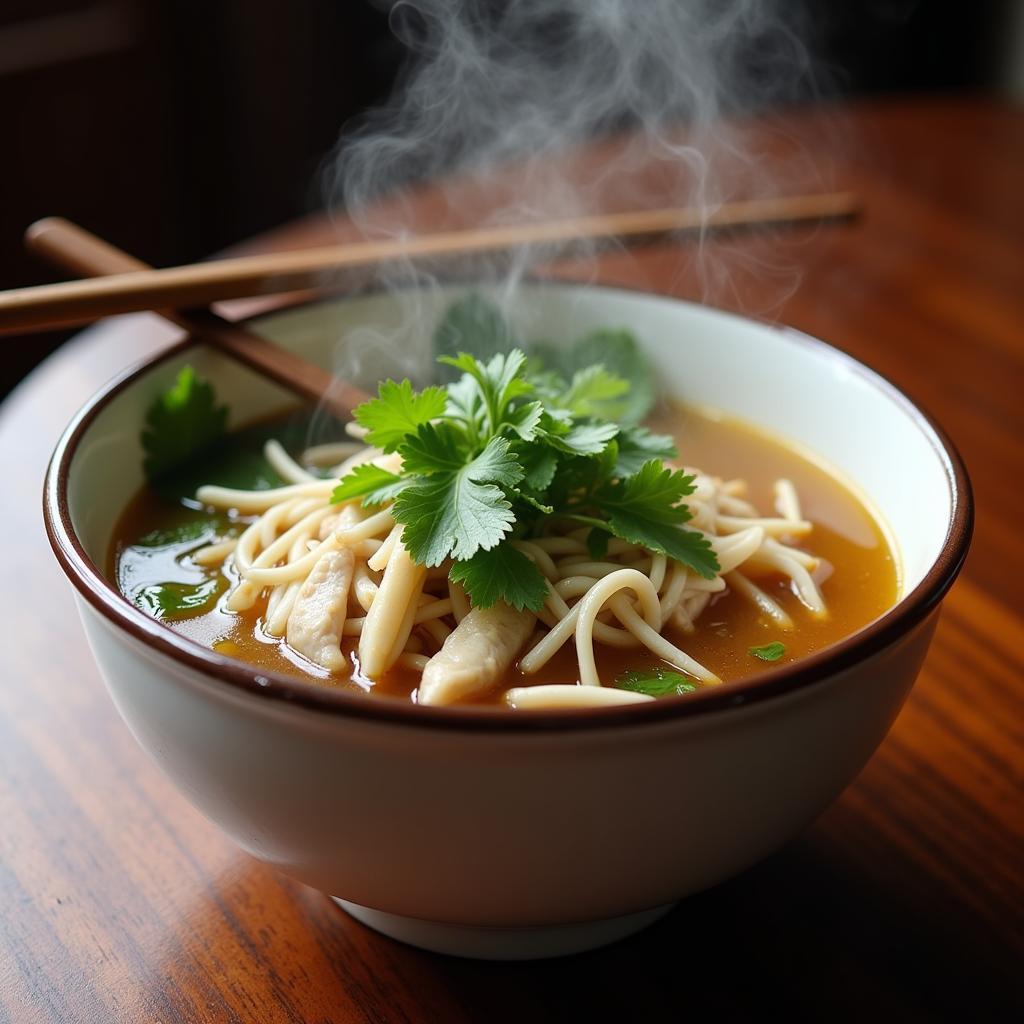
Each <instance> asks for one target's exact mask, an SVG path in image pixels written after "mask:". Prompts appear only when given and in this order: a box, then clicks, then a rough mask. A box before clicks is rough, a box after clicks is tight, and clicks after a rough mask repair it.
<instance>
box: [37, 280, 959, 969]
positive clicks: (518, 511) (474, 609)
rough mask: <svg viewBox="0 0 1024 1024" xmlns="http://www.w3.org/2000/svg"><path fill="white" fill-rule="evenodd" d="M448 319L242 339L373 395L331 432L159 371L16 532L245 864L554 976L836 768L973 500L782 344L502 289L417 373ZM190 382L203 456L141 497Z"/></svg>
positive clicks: (632, 297)
mask: <svg viewBox="0 0 1024 1024" xmlns="http://www.w3.org/2000/svg"><path fill="white" fill-rule="evenodd" d="M467 301H468V302H475V301H477V300H476V299H475V298H473V297H472V296H467V295H466V293H465V290H464V289H462V290H459V289H433V290H430V291H429V292H423V293H416V294H415V296H414V301H413V302H412V303H411V301H410V296H409V295H408V294H405V295H386V294H371V295H364V296H359V297H354V298H346V299H343V300H336V301H330V302H321V303H314V304H309V305H305V306H299V307H295V308H292V309H289V310H286V311H284V312H281V313H276V314H274V315H272V316H269V317H265V318H262V319H261V320H258V321H256V322H254V324H253V327H254V328H255V329H256V330H258V331H260V332H261V333H263V334H264V335H265V336H267V337H268V338H271V339H273V340H274V341H275V342H277V343H278V344H280V345H282V346H284V347H286V348H289V349H291V350H293V351H295V352H297V353H299V354H301V355H302V356H304V357H305V358H307V359H310V360H311V361H314V362H317V363H319V364H320V365H323V366H328V367H330V366H334V367H336V368H337V367H340V368H341V369H342V370H343V372H344V375H345V377H346V380H348V381H354V382H355V383H357V384H359V385H361V386H362V387H364V388H365V389H366V390H367V391H368V392H371V393H373V394H374V395H375V397H374V398H373V399H372V401H371V402H370V403H368V405H367V406H364V407H363V408H362V409H361V410H359V411H358V412H357V415H356V417H355V420H354V421H353V423H352V424H343V423H337V422H334V421H333V420H332V419H331V418H330V417H328V416H326V415H324V414H323V413H322V412H319V411H317V410H303V409H299V408H296V403H295V400H294V398H293V397H292V396H290V395H289V394H288V393H287V392H285V391H283V390H282V389H280V388H279V387H278V386H277V385H275V384H273V383H272V382H270V381H268V380H266V379H264V378H262V377H260V376H259V375H257V374H256V373H254V372H253V371H251V370H249V369H247V368H245V367H243V366H241V365H240V364H237V363H235V362H233V361H232V360H230V359H229V358H228V357H226V356H223V355H220V354H219V353H217V352H215V351H213V350H208V349H206V348H203V347H198V346H188V345H181V346H177V347H175V348H172V349H170V350H169V351H167V352H165V353H163V354H161V355H160V356H158V357H156V358H154V359H151V360H149V361H147V362H146V363H144V364H142V365H141V366H138V367H136V368H134V369H132V370H130V371H129V372H127V373H126V374H125V375H123V376H122V377H121V378H120V379H118V380H116V381H114V382H113V383H112V384H110V385H109V386H108V387H107V388H105V389H104V390H103V391H102V392H101V393H100V394H98V395H97V396H95V398H94V399H92V400H91V401H90V403H89V404H88V405H87V406H86V407H85V408H84V409H83V410H82V411H81V413H80V414H79V415H78V417H77V418H76V419H75V421H74V422H73V423H72V424H71V425H70V426H69V428H68V430H67V432H66V433H65V435H64V437H63V438H62V440H61V441H60V443H59V445H58V448H57V450H56V452H55V454H54V458H53V462H52V464H51V467H50V471H49V473H48V476H47V481H46V487H45V499H44V514H45V518H46V524H47V529H48V533H49V536H50V539H51V543H52V545H53V548H54V551H55V553H56V556H57V558H58V561H59V562H60V564H61V565H62V567H63V569H64V570H65V572H66V573H67V575H68V577H69V579H70V581H71V583H72V585H73V587H74V590H75V594H76V597H77V601H78V606H79V609H80V612H81V615H82V621H83V624H84V628H85V631H86V635H87V637H88V639H89V643H90V646H91V648H92V650H93V652H94V654H95V657H96V661H97V664H98V665H99V668H100V671H101V673H102V675H103V678H104V680H105V682H106V684H107V687H108V689H109V691H110V694H111V697H112V698H113V700H114V703H115V704H116V706H117V708H118V710H119V711H120V713H121V715H122V716H123V718H124V720H125V722H126V723H127V725H128V727H129V728H130V729H131V731H132V733H133V734H134V735H135V737H136V739H137V740H138V741H139V743H140V744H141V745H142V746H143V748H144V749H145V750H146V751H147V752H148V753H149V754H150V755H151V756H152V757H153V759H154V760H155V761H156V763H157V764H158V765H159V766H160V767H161V769H162V770H163V771H165V772H166V773H167V775H168V776H169V777H170V778H171V779H172V780H173V781H174V783H175V784H176V785H177V786H178V788H179V789H180V790H181V792H182V793H183V794H184V795H185V796H186V797H187V798H188V799H189V800H190V801H191V802H192V803H193V804H194V805H195V806H196V807H197V808H198V809H199V810H200V811H201V812H203V813H204V814H205V815H206V816H207V817H208V818H209V819H210V820H211V821H213V822H214V823H216V824H217V825H218V826H219V827H220V828H222V829H223V830H224V831H225V832H226V833H227V834H228V835H229V836H231V837H232V838H233V839H234V840H235V841H236V842H237V843H238V845H239V846H240V847H242V849H244V850H246V851H247V852H248V853H250V854H252V855H253V856H255V857H257V858H259V859H261V860H263V861H265V862H267V863H270V864H272V865H274V866H275V867H277V868H279V869H280V870H282V871H283V872H285V873H286V874H288V875H290V876H292V877H294V878H297V879H299V880H300V881H302V882H304V883H306V884H308V885H311V886H313V887H315V888H317V889H319V890H321V891H323V892H324V893H325V894H328V895H329V896H331V897H334V898H335V899H336V900H337V901H338V902H339V903H340V904H341V905H342V906H343V907H344V908H345V910H346V911H348V912H349V913H350V914H352V915H353V916H355V917H357V918H358V919H360V920H361V921H363V922H364V923H366V924H369V925H370V926H371V927H374V928H376V929H377V930H379V931H382V932H384V933H385V934H388V935H391V936H393V937H395V938H398V939H401V940H403V941H407V942H411V943H413V944H416V945H420V946H422V947H424V948H428V949H433V950H437V951H441V952H448V953H456V954H459V955H467V956H478V957H493V958H525V957H540V956H551V955H558V954H563V953H568V952H575V951H579V950H583V949H587V948H592V947H594V946H597V945H601V944H604V943H607V942H610V941H613V940H615V939H617V938H620V937H622V936H624V935H627V934H629V933H631V932H633V931H635V930H637V929H639V928H641V927H643V926H644V925H646V924H647V923H649V922H650V921H652V920H654V919H656V918H657V917H658V916H660V915H662V914H664V913H665V912H666V911H667V910H668V909H670V908H671V907H672V906H673V905H675V903H676V902H677V901H679V900H680V899H681V898H684V897H685V896H687V895H689V894H691V893H694V892H697V891H699V890H702V889H705V888H707V887H709V886H712V885H714V884H716V883H717V882H719V881H721V880H723V879H726V878H728V877H730V876H731V875H733V874H735V873H737V872H739V871H742V870H744V869H745V868H747V867H749V866H750V865H752V864H754V863H756V862H757V861H758V860H760V859H761V858H763V857H764V856H766V855H767V854H769V853H771V852H772V851H773V850H775V849H777V848H778V847H780V846H781V845H783V844H784V843H785V842H787V841H788V840H789V839H791V838H792V837H793V836H794V835H796V834H797V833H798V832H799V831H800V830H801V829H802V828H803V827H804V826H806V825H807V824H808V823H809V822H810V821H812V820H813V819H814V817H815V816H816V815H817V814H819V813H820V812H821V811H822V810H823V809H824V808H825V807H826V806H827V805H828V804H829V803H830V802H831V801H832V800H834V799H835V798H836V796H837V795H838V794H839V793H840V792H841V791H842V790H843V788H844V787H845V786H846V785H848V784H849V783H850V782H851V781H852V780H853V779H854V778H855V777H856V775H857V773H858V772H859V771H860V769H861V768H862V767H863V765H864V764H865V763H866V761H867V760H868V758H869V757H870V756H871V754H872V753H873V752H874V750H875V749H876V748H877V746H878V744H879V743H880V742H881V741H882V740H883V738H884V737H885V734H886V732H887V731H888V729H889V727H890V726H891V724H892V722H893V720H894V719H895V717H896V715H897V713H898V711H899V709H900V707H901V705H902V703H903V701H904V699H905V698H906V696H907V693H908V692H909V690H910V687H911V686H912V684H913V682H914V679H915V677H916V675H917V673H918V671H919V669H920V667H921V664H922V662H923V659H924V657H925V654H926V652H927V649H928V645H929V642H930V640H931V636H932V632H933V630H934V626H935V622H936V617H937V614H938V609H939V605H940V602H941V600H942V598H943V596H944V594H945V593H946V591H947V590H948V588H949V587H950V586H951V585H952V583H953V581H954V579H955V578H956V575H957V573H958V572H959V569H960V566H961V565H962V562H963V559H964V557H965V555H966V551H967V547H968V544H969V540H970V532H971V522H972V508H971V496H970V488H969V483H968V480H967V476H966V473H965V471H964V467H963V465H962V463H961V461H960V458H959V456H958V455H957V453H956V451H955V450H954V449H953V447H952V446H951V444H950V443H949V441H948V440H947V439H946V438H945V436H944V435H943V434H942V432H941V431H940V429H939V428H938V427H937V426H936V425H935V424H934V423H932V422H931V421H930V420H929V419H928V418H927V417H926V416H925V415H924V414H923V413H922V412H921V411H920V410H918V409H917V408H916V407H915V406H914V405H913V404H912V403H911V402H910V401H909V400H908V399H907V398H906V397H905V396H904V395H902V394H901V393H900V392H899V391H898V390H897V389H896V388H895V387H893V386H892V385H891V384H889V383H888V382H887V381H885V380H884V379H882V378H881V377H879V376H878V375H876V374H875V373H873V372H872V371H871V370H869V369H867V368H866V367H864V366H862V365H861V364H859V363H857V362H856V361H854V360H853V359H851V358H850V357H848V356H846V355H844V354H843V353H841V352H839V351H837V350H835V349H833V348H831V347H829V346H828V345H826V344H824V343H822V342H820V341H817V340H815V339H811V338H809V337H807V336H805V335H803V334H800V333H798V332H795V331H792V330H789V329H786V328H784V327H778V326H771V325H766V324H761V323H757V322H754V321H750V320H746V319H743V318H740V317H736V316H732V315H728V314H725V313H722V312H718V311H715V310H711V309H708V308H706V307H701V306H697V305H692V304H688V303H684V302H679V301H675V300H671V299H668V298H662V297H657V296H651V295H644V294H637V293H629V292H623V291H619V290H615V289H604V288H593V287H580V286H573V285H553V284H534V285H529V286H526V287H524V288H523V290H522V292H521V294H520V295H519V296H518V297H517V302H516V307H515V309H514V310H512V311H511V312H509V313H508V323H509V326H507V327H503V328H502V332H500V340H499V343H498V344H497V346H495V345H493V344H492V350H491V351H489V352H487V353H485V354H481V355H480V356H479V358H477V359H471V358H470V356H468V355H453V354H452V353H455V352H456V351H458V349H460V348H461V347H463V346H462V345H461V344H460V345H448V347H447V348H446V349H445V351H446V352H448V353H449V355H448V358H447V362H445V363H444V364H443V367H442V371H441V373H442V375H441V376H440V377H439V376H437V373H436V371H435V360H434V357H435V355H436V348H437V344H438V341H437V339H438V337H440V336H441V335H442V334H443V328H444V327H445V325H446V324H450V321H451V319H452V310H453V308H454V309H458V308H459V304H460V303H461V304H463V306H462V308H463V312H464V311H465V304H466V303H467ZM411 309H414V312H415V315H410V310H411ZM477 312H478V313H479V308H478V309H477ZM490 316H491V313H490V311H487V312H486V316H485V319H486V318H487V317H490ZM470 333H471V332H470ZM624 335H628V338H627V341H626V342H624V341H623V336H624ZM536 339H543V344H539V343H535V340H536ZM633 339H635V341H633ZM514 345H522V347H523V349H524V353H523V358H522V359H520V358H519V356H518V355H517V354H515V353H514V352H513V346H514ZM631 345H632V346H635V347H636V348H637V350H638V351H639V352H640V353H641V354H642V357H643V365H646V367H647V369H646V370H643V371H637V367H636V364H635V363H629V361H628V360H626V361H625V362H623V361H622V359H624V357H622V352H623V351H624V349H625V350H628V349H629V346H631ZM465 347H466V348H469V347H471V346H470V345H469V344H467V345H466V346H465ZM620 357H621V358H620ZM574 359H575V360H576V363H573V360H574ZM627 363H628V365H627ZM638 373H639V376H638V375H637V374H638ZM624 381H625V382H626V383H623V382H624ZM381 382H383V384H382V383H381ZM627 384H628V386H627ZM186 394H187V397H188V400H189V401H194V402H195V403H196V404H197V406H198V407H201V409H202V416H204V417H205V426H206V427H209V428H210V430H211V432H210V435H209V437H207V438H205V444H204V445H203V446H202V450H201V451H199V452H198V453H197V454H195V455H192V456H188V455H186V457H183V458H182V459H179V460H178V462H176V463H175V464H174V466H173V467H172V469H171V470H169V471H167V472H165V473H163V474H162V475H157V474H154V473H153V472H152V470H153V464H154V460H159V459H160V458H163V457H165V456H167V454H168V451H170V452H171V454H174V452H173V450H174V449H175V444H176V443H177V442H179V441H181V437H182V435H183V434H187V433H188V430H182V429H177V430H176V428H175V427H174V423H175V421H174V418H173V412H174V410H173V405H174V402H175V401H178V400H179V399H181V396H182V395H186ZM168 396H169V397H168ZM175 396H177V398H175ZM161 401H163V402H164V403H165V413H164V415H165V419H164V420H163V421H161V419H160V417H159V416H157V417H156V419H154V408H155V403H156V405H159V403H160V402H161ZM167 409H170V412H167V411H166V410H167ZM161 422H163V423H164V425H165V426H166V428H167V430H166V433H167V434H169V435H173V437H174V438H175V444H170V445H168V444H165V443H163V442H156V443H154V442H153V440H152V437H150V438H149V439H148V440H147V439H146V438H145V437H144V436H143V435H144V433H145V430H146V429H148V430H149V432H150V434H152V433H153V431H154V430H157V432H159V427H160V424H161ZM147 425H148V426H147ZM214 428H216V429H214ZM204 429H205V428H204ZM199 432H200V433H201V432H202V431H199ZM178 447H180V444H178ZM179 454H180V453H179ZM168 457H169V456H168ZM147 470H149V471H150V473H149V479H147Z"/></svg>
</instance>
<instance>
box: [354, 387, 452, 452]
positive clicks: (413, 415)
mask: <svg viewBox="0 0 1024 1024" xmlns="http://www.w3.org/2000/svg"><path fill="white" fill-rule="evenodd" d="M447 404H448V396H447V394H446V393H445V390H444V388H425V389H424V390H423V391H420V392H418V393H417V392H415V391H413V388H412V384H411V383H410V382H409V381H408V380H403V381H401V382H400V383H397V384H396V383H395V382H394V381H393V380H386V381H384V382H383V383H382V384H381V385H380V387H379V388H378V389H377V398H373V399H371V400H370V401H369V402H363V404H362V405H360V406H359V408H357V409H356V411H355V417H356V422H357V423H359V424H360V425H361V426H363V427H366V429H367V431H368V433H367V435H366V440H367V441H368V442H369V443H370V444H372V445H376V446H377V447H378V448H381V449H383V450H384V451H385V452H393V451H394V450H395V449H396V448H397V447H398V446H399V445H400V444H401V443H402V440H403V439H404V438H405V436H406V434H412V433H415V432H416V430H417V428H418V427H420V426H421V425H422V424H424V423H429V422H430V421H431V420H433V419H437V418H438V417H439V416H443V415H444V411H445V407H446V405H447Z"/></svg>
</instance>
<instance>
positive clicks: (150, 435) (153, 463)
mask: <svg viewBox="0 0 1024 1024" xmlns="http://www.w3.org/2000/svg"><path fill="white" fill-rule="evenodd" d="M227 420H228V410H227V406H224V405H217V397H216V394H215V392H214V390H213V385H212V384H210V383H209V381H205V380H203V379H202V378H201V377H199V376H197V374H196V371H195V370H194V369H193V368H192V367H191V366H185V367H183V368H182V369H181V371H180V372H179V373H178V376H177V377H176V378H175V381H174V384H173V385H172V386H171V387H170V388H169V389H168V390H167V391H165V392H164V393H163V394H161V395H159V396H158V397H157V399H156V400H155V401H154V402H153V404H152V405H151V406H150V407H149V411H148V412H147V413H146V420H145V426H144V428H143V431H142V447H143V450H144V451H145V453H146V458H145V461H144V462H143V469H144V471H145V473H146V476H147V477H148V478H149V479H150V480H155V479H156V478H158V477H161V476H163V475H164V474H166V473H168V472H170V471H171V470H173V469H176V468H177V467H179V466H181V465H182V463H184V462H185V461H187V460H188V459H189V458H191V457H192V456H193V455H195V454H196V453H198V452H200V451H202V450H203V449H204V448H207V447H208V446H209V445H210V444H212V443H213V442H214V441H216V440H217V439H218V438H219V437H221V436H222V435H223V433H224V429H225V427H226V426H227Z"/></svg>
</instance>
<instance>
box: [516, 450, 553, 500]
mask: <svg viewBox="0 0 1024 1024" xmlns="http://www.w3.org/2000/svg"><path fill="white" fill-rule="evenodd" d="M515 452H516V459H517V460H518V461H519V464H520V465H521V466H522V467H523V474H524V475H523V483H524V484H526V486H527V487H529V488H530V490H532V491H546V490H547V489H548V488H549V487H550V486H551V481H552V480H553V479H554V478H555V469H556V468H557V467H558V456H557V455H556V454H555V452H554V451H552V450H551V449H550V448H549V447H547V445H542V444H531V445H525V444H524V445H516V446H515Z"/></svg>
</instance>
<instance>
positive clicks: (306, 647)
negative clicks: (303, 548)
mask: <svg viewBox="0 0 1024 1024" xmlns="http://www.w3.org/2000/svg"><path fill="white" fill-rule="evenodd" d="M354 570H355V556H354V555H353V554H352V552H351V551H350V550H349V549H348V548H332V549H331V550H330V551H326V552H324V554H323V556H322V557H321V558H320V559H318V560H317V563H316V564H315V565H314V566H313V569H312V571H311V572H310V574H309V576H308V577H306V581H305V582H304V583H303V584H302V588H301V589H300V590H299V595H298V597H296V599H295V605H294V607H293V608H292V612H291V615H289V616H288V630H287V639H288V643H289V644H290V645H291V646H292V647H293V648H295V650H296V651H298V652H299V654H302V655H303V656H305V657H307V658H309V660H310V661H312V662H314V663H315V664H317V665H319V666H320V667H321V668H325V669H327V671H328V672H341V671H344V670H345V669H346V667H347V662H346V660H345V656H344V655H343V654H342V653H341V631H342V628H343V627H344V625H345V613H346V610H347V609H348V591H349V587H350V586H351V585H352V574H353V572H354Z"/></svg>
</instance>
